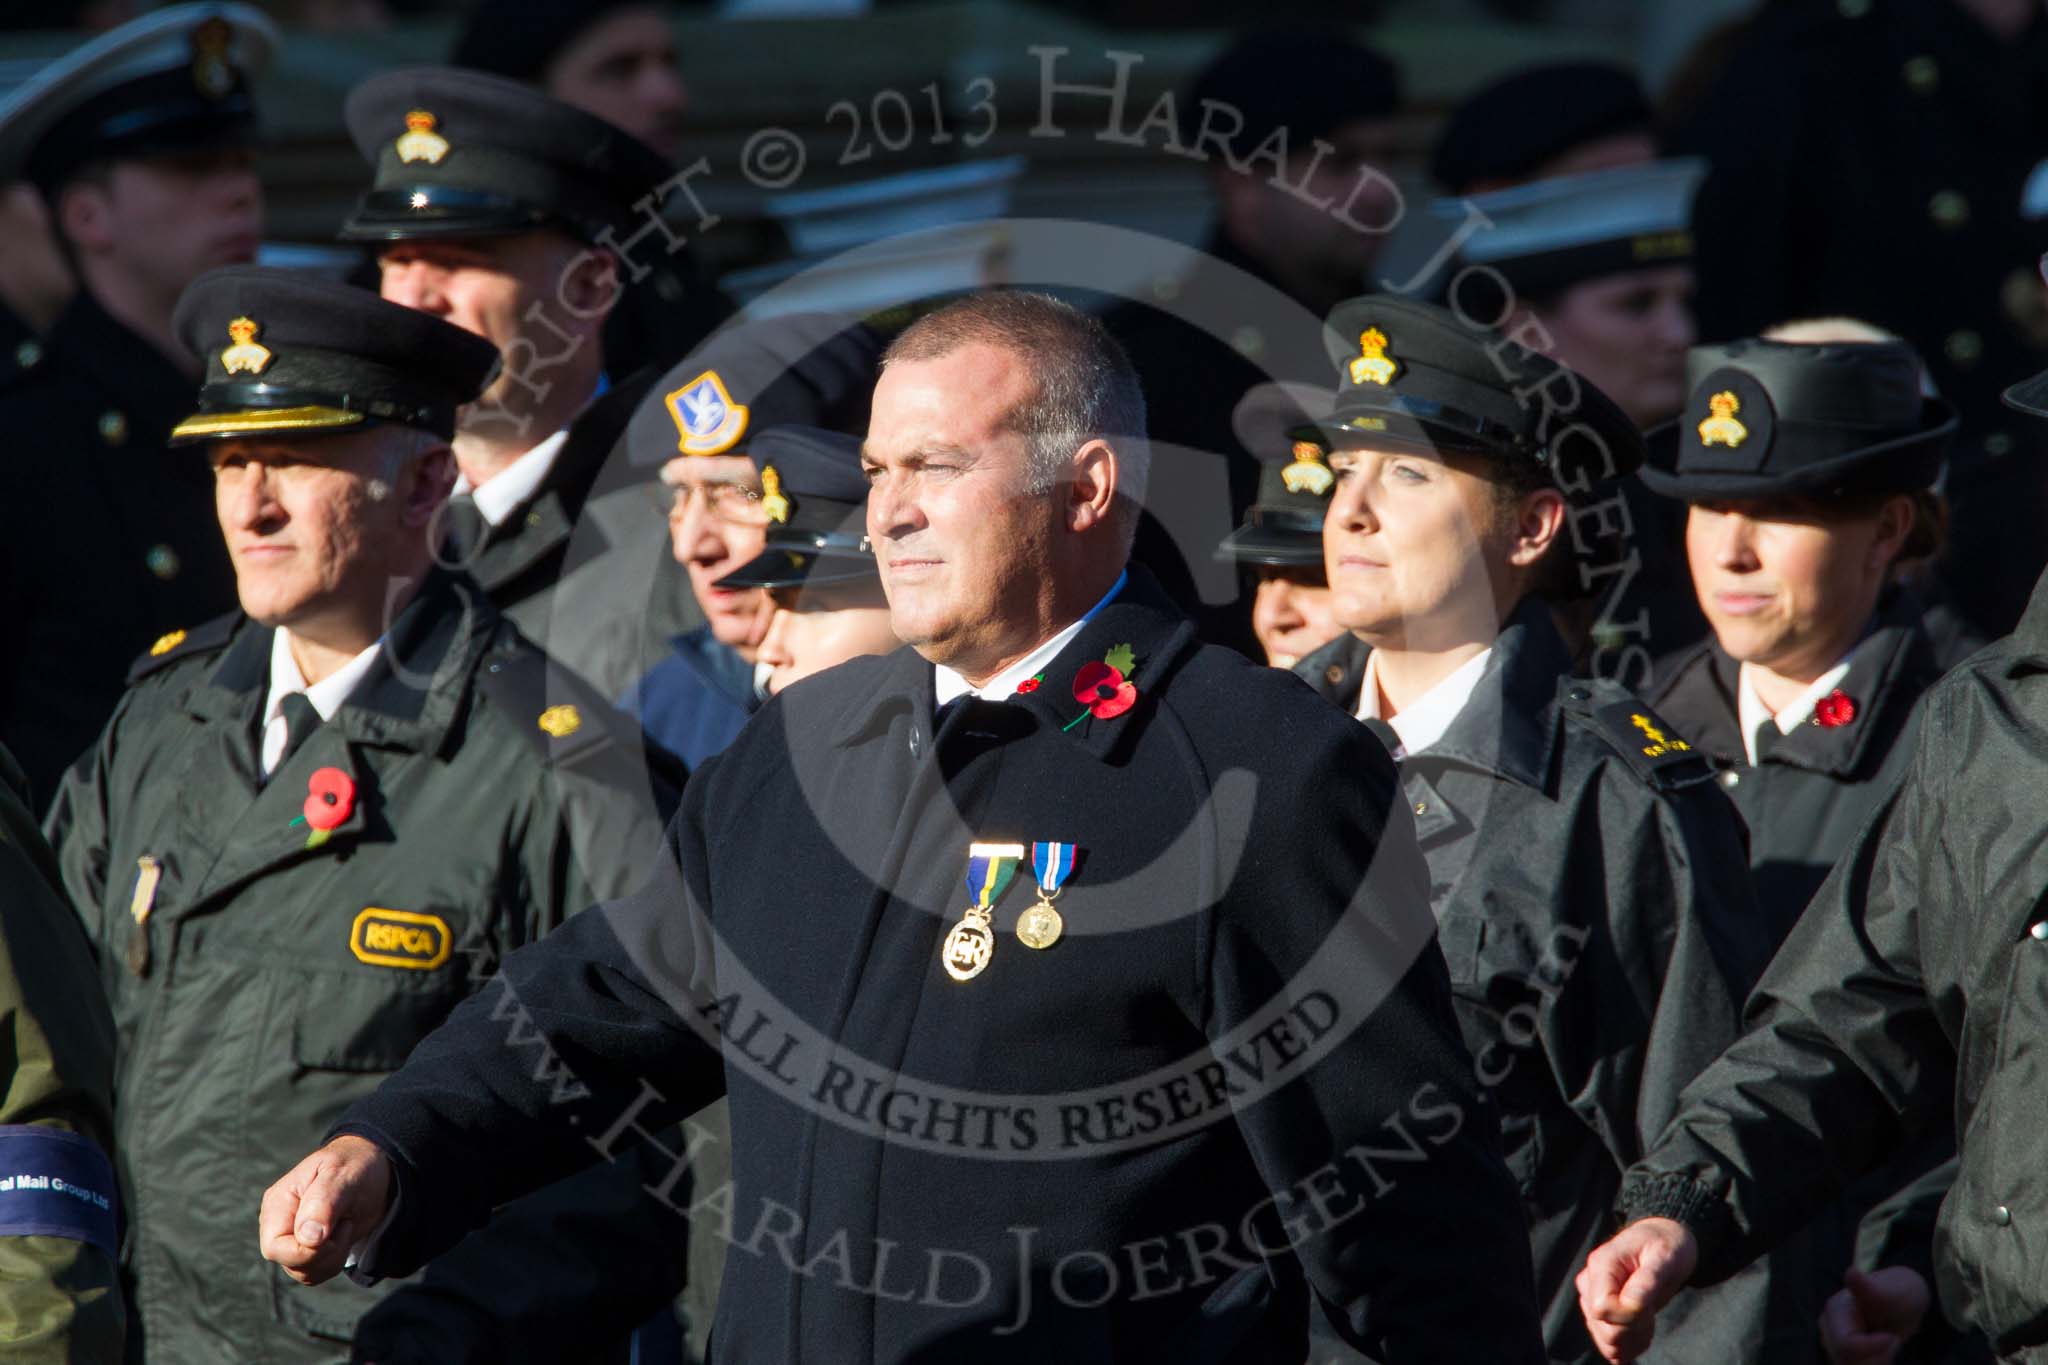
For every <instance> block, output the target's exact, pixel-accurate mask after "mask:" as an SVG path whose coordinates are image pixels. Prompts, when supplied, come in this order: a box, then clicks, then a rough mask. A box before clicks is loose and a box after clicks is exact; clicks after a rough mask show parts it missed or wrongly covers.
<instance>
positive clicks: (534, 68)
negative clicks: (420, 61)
mask: <svg viewBox="0 0 2048 1365" xmlns="http://www.w3.org/2000/svg"><path fill="white" fill-rule="evenodd" d="M648 3H649V0H482V3H481V4H479V5H478V6H477V7H476V8H475V9H474V10H472V11H471V12H470V16H469V23H468V24H467V25H466V26H465V27H464V28H463V30H462V32H461V34H460V35H459V36H457V38H456V39H455V50H454V51H453V52H451V53H449V54H448V62H449V64H450V65H451V66H466V67H469V68H471V69H473V70H476V71H488V72H490V73H491V74H492V75H494V76H504V77H506V78H507V79H509V80H515V81H538V80H540V78H541V76H542V75H543V74H544V73H545V72H546V71H547V69H548V63H549V62H552V61H553V60H554V59H555V58H556V57H557V56H559V55H560V54H561V51H562V49H563V48H565V47H567V46H568V45H569V44H570V43H573V42H575V41H576V39H577V38H578V37H580V36H582V34H583V33H584V31H585V30H587V29H589V28H591V27H593V26H594V25H596V23H597V22H598V20H600V19H602V18H604V17H605V16H606V15H607V14H610V13H611V12H612V11H613V10H618V9H625V8H627V7H628V6H632V5H646V4H648Z"/></svg>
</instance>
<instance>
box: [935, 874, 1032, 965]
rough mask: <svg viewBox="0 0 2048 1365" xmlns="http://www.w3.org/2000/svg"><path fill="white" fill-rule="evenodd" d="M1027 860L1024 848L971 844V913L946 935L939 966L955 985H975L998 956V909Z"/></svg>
mask: <svg viewBox="0 0 2048 1365" xmlns="http://www.w3.org/2000/svg"><path fill="white" fill-rule="evenodd" d="M1023 859H1024V845H1022V844H970V845H969V846H968V849H967V894H968V896H969V897H970V900H969V903H968V906H967V911H966V913H965V914H964V915H962V916H961V919H960V922H959V923H958V924H956V925H954V926H953V928H952V930H951V931H950V932H948V933H947V935H946V942H945V945H944V947H943V948H942V949H941V950H940V954H939V962H940V965H942V966H943V967H945V969H946V975H948V976H950V977H952V978H953V979H954V980H955V981H972V980H973V979H974V978H975V977H977V976H980V975H981V974H982V972H983V971H984V970H986V969H987V967H988V964H989V959H990V958H992V957H993V956H995V950H996V936H995V931H994V929H993V928H992V927H991V926H993V924H994V923H995V905H996V902H997V901H999V900H1001V899H1002V898H1003V892H1005V891H1007V890H1009V888H1010V879H1011V878H1012V877H1014V876H1016V875H1017V864H1018V863H1020V862H1022V861H1023Z"/></svg>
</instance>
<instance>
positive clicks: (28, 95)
mask: <svg viewBox="0 0 2048 1365" xmlns="http://www.w3.org/2000/svg"><path fill="white" fill-rule="evenodd" d="M277 42H278V36H277V29H276V28H275V27H274V26H273V25H272V24H271V22H270V20H268V19H267V18H265V17H264V16H263V14H262V13H261V12H260V11H258V10H255V9H252V8H250V7H249V6H247V5H240V4H195V5H174V6H171V7H170V8H168V9H162V10H158V11H156V12H155V13H153V14H148V15H144V16H143V17H142V18H140V19H137V20H135V21H133V22H132V23H127V24H123V25H121V27H119V28H117V29H114V30H113V31H111V32H109V33H106V34H103V35H101V36H100V37H98V38H95V39H93V40H92V41H91V42H88V43H85V44H83V45H81V46H79V47H77V48H74V49H73V50H72V51H70V52H68V53H66V54H65V55H64V56H62V57H59V58H57V59H56V60H55V61H53V62H50V63H49V64H48V65H46V66H44V67H42V68H41V69H40V70H38V71H37V72H36V73H35V75H33V76H31V77H30V78H29V79H28V80H26V81H24V82H23V83H22V84H21V85H19V86H17V87H16V88H15V89H14V90H13V91H11V92H10V93H9V94H8V96H7V98H6V99H5V100H4V101H0V181H6V180H17V179H19V180H28V181H30V182H32V183H33V184H35V185H36V186H37V187H38V188H40V189H41V190H42V191H43V192H44V193H45V194H51V193H54V192H55V191H56V190H58V189H60V188H62V187H63V186H64V184H65V183H66V182H67V181H69V180H70V178H71V177H72V176H73V175H74V174H76V173H77V172H78V171H79V170H80V169H81V168H82V167H84V166H86V165H88V164H90V163H92V162H96V161H102V160H106V159H109V158H121V157H143V156H154V155H158V154H161V153H165V152H183V151H191V150H194V149H198V148H205V147H215V146H233V145H237V144H241V143H246V142H249V141H251V140H253V139H254V137H255V135H256V104H255V101H254V100H253V99H252V98H251V97H250V94H249V85H248V78H249V77H250V76H251V75H253V74H255V73H256V72H258V71H261V70H262V69H263V67H264V66H265V65H266V64H267V63H268V62H269V60H270V54H271V52H272V50H273V49H274V48H275V47H276V46H277Z"/></svg>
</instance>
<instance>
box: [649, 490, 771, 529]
mask: <svg viewBox="0 0 2048 1365" xmlns="http://www.w3.org/2000/svg"><path fill="white" fill-rule="evenodd" d="M648 493H649V496H651V497H653V498H655V499H656V500H657V501H658V502H659V503H660V504H661V506H662V508H663V510H664V511H666V512H667V513H668V517H669V520H670V521H680V520H682V518H683V517H685V516H687V515H688V514H689V511H690V504H691V502H692V500H693V499H696V498H698V497H702V498H703V499H704V502H705V504H706V506H707V507H708V508H709V509H710V512H711V515H712V516H714V517H717V518H718V519H719V520H720V521H722V522H724V523H726V524H727V525H728V526H744V527H749V528H759V527H763V526H766V525H767V524H768V520H769V518H768V511H767V508H765V507H764V506H762V503H761V491H760V490H759V489H758V488H752V487H749V486H748V485H746V484H743V483H722V482H721V483H713V482H709V481H705V480H699V479H692V480H690V481H689V482H687V483H681V484H670V483H665V482H660V481H657V482H656V483H655V484H653V485H652V486H651V487H650V488H649V489H648Z"/></svg>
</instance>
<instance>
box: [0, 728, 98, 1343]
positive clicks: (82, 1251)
mask: <svg viewBox="0 0 2048 1365" xmlns="http://www.w3.org/2000/svg"><path fill="white" fill-rule="evenodd" d="M22 785H23V779H22V776H21V771H20V770H19V769H18V768H16V767H15V766H14V760H13V759H12V758H10V757H9V756H8V754H7V751H6V750H5V749H0V1047H4V1048H5V1050H6V1051H5V1055H6V1057H7V1059H8V1066H7V1069H6V1074H5V1075H4V1077H0V1083H4V1090H0V1132H5V1131H6V1126H7V1125H14V1124H37V1125H47V1126H49V1127H53V1128H61V1129H67V1130H69V1131H71V1132H74V1133H79V1134H81V1135H83V1136H84V1137H85V1138H87V1139H89V1140H90V1141H92V1142H94V1143H97V1144H98V1145H99V1147H100V1149H101V1150H102V1151H111V1150H112V1148H113V1138H114V1121H113V1100H112V1091H113V1080H114V1027H113V1023H112V1021H111V1020H109V1019H108V1017H107V1006H106V1002H105V1001H103V1000H102V999H101V998H100V993H99V991H98V990H97V989H95V982H94V977H93V966H92V954H91V953H90V951H89V950H88V949H87V947H86V944H85V938H84V936H83V935H81V934H80V933H79V932H78V921H77V917H76V916H74V915H73V914H72V913H71V907H70V905H69V904H68V903H67V902H66V901H65V899H64V891H63V886H62V883H61V882H60V880H59V878H58V875H57V861H56V859H55V858H53V857H52V856H51V855H50V848H49V845H48V844H46V843H44V842H43V835H42V831H40V830H38V829H37V828H36V823H35V820H34V818H33V817H31V816H30V814H29V811H28V806H27V804H26V803H25V802H24V801H23V799H22V794H21V788H22ZM6 1174H9V1175H11V1174H13V1172H12V1171H9V1172H7V1173H6ZM0 1285H4V1286H5V1289H4V1291H0V1361H5V1362H7V1365H104V1362H107V1361H114V1360H119V1359H120V1358H121V1332H122V1320H123V1318H124V1316H125V1315H124V1313H123V1311H122V1306H121V1288H120V1283H119V1277H118V1275H117V1273H116V1270H115V1265H114V1258H113V1256H112V1255H110V1254H109V1253H108V1252H106V1251H102V1250H100V1249H99V1248H98V1247H95V1246H93V1245H92V1244H91V1243H90V1242H88V1241H85V1240H83V1239H82V1238H74V1237H57V1236H47V1235H37V1236H4V1237H0Z"/></svg>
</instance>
